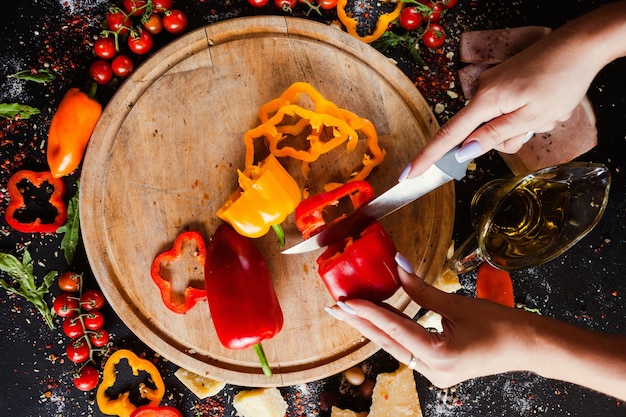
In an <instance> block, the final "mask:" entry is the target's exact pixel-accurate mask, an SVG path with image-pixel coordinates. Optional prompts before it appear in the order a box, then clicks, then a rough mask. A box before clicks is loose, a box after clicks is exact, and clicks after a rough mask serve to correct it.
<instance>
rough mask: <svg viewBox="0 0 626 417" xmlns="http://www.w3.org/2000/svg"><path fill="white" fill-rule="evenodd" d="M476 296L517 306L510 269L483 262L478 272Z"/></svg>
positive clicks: (509, 305)
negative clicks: (506, 269)
mask: <svg viewBox="0 0 626 417" xmlns="http://www.w3.org/2000/svg"><path fill="white" fill-rule="evenodd" d="M476 297H478V298H485V299H487V300H491V301H493V302H495V303H498V304H502V305H505V306H507V307H515V299H514V296H513V281H512V280H511V275H510V274H509V273H508V271H505V270H503V269H498V268H496V267H494V266H491V265H490V264H488V263H486V262H483V263H482V264H480V266H479V267H478V271H477V273H476Z"/></svg>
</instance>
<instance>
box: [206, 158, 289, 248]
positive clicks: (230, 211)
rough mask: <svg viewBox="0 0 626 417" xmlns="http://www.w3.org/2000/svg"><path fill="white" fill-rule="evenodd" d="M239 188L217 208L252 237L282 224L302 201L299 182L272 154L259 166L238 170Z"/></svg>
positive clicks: (226, 218) (231, 222) (237, 227)
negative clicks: (242, 170)
mask: <svg viewBox="0 0 626 417" xmlns="http://www.w3.org/2000/svg"><path fill="white" fill-rule="evenodd" d="M237 172H238V175H239V188H238V189H237V190H236V191H235V192H234V193H232V194H231V195H230V197H229V198H228V200H227V201H226V203H224V205H223V206H222V207H220V209H219V210H218V211H217V217H219V218H220V219H222V220H224V221H225V222H227V223H229V224H230V225H231V226H232V227H233V228H234V229H235V230H236V231H237V232H238V233H239V234H241V235H243V236H247V237H251V238H256V237H261V236H263V235H265V234H266V233H267V232H268V231H269V229H270V227H272V226H274V225H279V224H280V223H282V222H283V221H284V220H285V219H286V218H287V216H288V215H289V214H291V212H293V211H294V210H295V209H296V207H297V206H298V203H300V199H301V193H300V187H299V185H298V183H297V182H296V181H295V180H294V179H293V177H292V176H291V175H290V174H289V172H287V170H286V169H285V168H283V166H282V165H281V164H280V162H278V160H277V159H276V157H275V156H274V155H272V154H270V155H269V156H268V157H267V158H265V159H264V160H263V161H262V162H260V163H259V164H258V165H248V164H247V165H246V169H245V171H244V172H241V171H240V170H237Z"/></svg>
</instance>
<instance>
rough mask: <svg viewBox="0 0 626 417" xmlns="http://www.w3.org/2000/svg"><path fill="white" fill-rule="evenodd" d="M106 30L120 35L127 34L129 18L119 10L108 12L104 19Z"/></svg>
mask: <svg viewBox="0 0 626 417" xmlns="http://www.w3.org/2000/svg"><path fill="white" fill-rule="evenodd" d="M105 22H106V26H107V28H108V29H109V30H110V31H112V32H117V33H119V34H120V35H125V34H127V33H128V27H129V26H130V18H129V17H128V16H127V15H126V14H125V13H124V12H123V11H121V10H118V11H116V12H112V13H111V12H109V13H108V14H107V17H106V19H105Z"/></svg>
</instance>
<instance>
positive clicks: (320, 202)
mask: <svg viewBox="0 0 626 417" xmlns="http://www.w3.org/2000/svg"><path fill="white" fill-rule="evenodd" d="M345 197H349V198H350V201H351V202H352V208H353V211H354V210H356V209H357V208H359V207H361V206H362V205H363V204H365V203H367V202H368V201H370V200H371V199H373V198H374V188H372V186H371V185H370V183H369V182H367V181H349V182H347V183H345V184H343V185H340V186H339V187H337V188H335V189H333V190H330V191H327V192H325V193H320V194H316V195H314V196H312V197H309V198H307V199H306V200H303V201H301V202H300V204H298V206H297V207H296V227H297V228H298V230H300V231H301V232H302V238H303V239H308V238H310V237H311V236H313V235H315V234H317V233H319V232H320V231H321V230H322V228H324V226H327V225H330V224H333V223H335V222H337V221H339V220H341V219H343V218H344V217H346V216H347V215H348V214H349V213H348V211H347V210H345V211H344V210H341V209H339V210H340V214H339V215H338V216H336V217H335V218H334V219H333V220H331V221H329V222H326V220H325V219H324V214H325V210H326V209H327V208H329V206H338V205H339V203H340V200H341V199H343V198H345Z"/></svg>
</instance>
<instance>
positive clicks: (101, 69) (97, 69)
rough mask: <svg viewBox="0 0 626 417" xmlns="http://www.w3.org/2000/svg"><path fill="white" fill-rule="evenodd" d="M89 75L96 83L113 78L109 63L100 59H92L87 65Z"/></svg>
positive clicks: (103, 82)
mask: <svg viewBox="0 0 626 417" xmlns="http://www.w3.org/2000/svg"><path fill="white" fill-rule="evenodd" d="M89 75H90V76H91V79H92V80H94V81H95V82H96V83H97V84H106V83H108V82H109V81H111V79H112V78H113V70H112V69H111V64H109V63H108V62H106V61H103V60H101V59H99V60H97V61H94V62H92V63H91V65H90V66H89Z"/></svg>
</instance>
